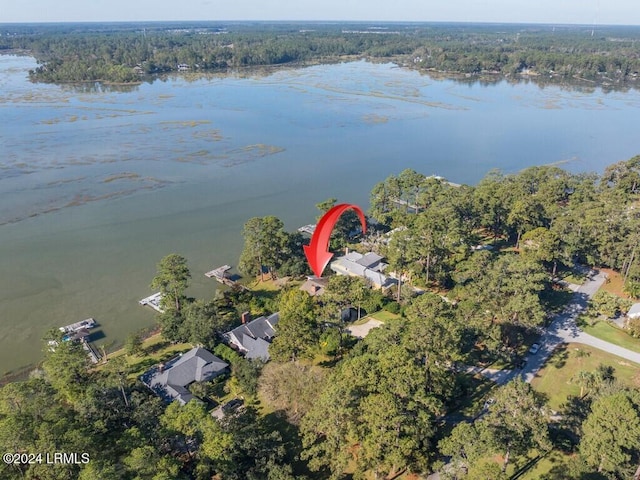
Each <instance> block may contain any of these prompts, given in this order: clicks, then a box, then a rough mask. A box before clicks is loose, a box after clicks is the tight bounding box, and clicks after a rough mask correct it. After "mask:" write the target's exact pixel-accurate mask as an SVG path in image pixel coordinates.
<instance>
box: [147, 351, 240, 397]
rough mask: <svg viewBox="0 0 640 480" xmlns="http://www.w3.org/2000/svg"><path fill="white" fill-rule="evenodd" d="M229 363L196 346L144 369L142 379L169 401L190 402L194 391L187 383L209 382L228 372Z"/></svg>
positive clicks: (157, 393)
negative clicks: (190, 389)
mask: <svg viewBox="0 0 640 480" xmlns="http://www.w3.org/2000/svg"><path fill="white" fill-rule="evenodd" d="M228 368H229V364H228V363H226V362H224V361H222V360H221V359H219V358H218V357H216V356H215V355H214V354H213V353H211V352H210V351H208V350H206V349H204V348H200V347H196V348H193V349H191V350H189V351H188V352H186V353H183V354H182V355H179V356H178V357H175V358H174V359H172V360H170V361H169V362H167V363H164V364H160V365H157V366H155V367H153V368H152V369H151V370H149V371H147V372H145V373H144V374H143V375H142V376H141V377H140V379H141V380H142V382H143V383H144V384H145V385H146V386H147V387H149V388H150V389H151V390H152V391H153V392H154V393H155V394H156V395H158V396H159V397H161V398H162V399H163V400H165V401H167V402H171V401H173V400H177V401H178V402H180V403H181V404H182V405H184V404H186V403H188V402H189V401H190V400H191V399H192V398H193V394H192V393H191V392H190V391H189V390H188V389H187V387H188V386H189V385H190V384H192V383H193V382H206V381H209V380H212V379H214V378H215V377H217V376H219V375H222V374H223V373H225V372H227V371H228Z"/></svg>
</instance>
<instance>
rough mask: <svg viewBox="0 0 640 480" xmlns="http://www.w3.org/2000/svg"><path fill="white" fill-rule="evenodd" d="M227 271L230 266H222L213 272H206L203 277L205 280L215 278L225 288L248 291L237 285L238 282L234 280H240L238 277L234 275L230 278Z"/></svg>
mask: <svg viewBox="0 0 640 480" xmlns="http://www.w3.org/2000/svg"><path fill="white" fill-rule="evenodd" d="M229 270H231V266H230V265H223V266H221V267H217V268H214V269H213V270H210V271H208V272H207V273H205V274H204V275H205V277H207V278H215V279H216V280H217V281H218V282H220V283H221V284H223V285H226V286H227V287H236V288H238V287H239V288H241V289H242V290H249V289H248V288H247V287H245V286H244V285H242V284H241V283H238V281H237V280H236V279H237V278H240V277H239V276H238V275H235V276H234V277H235V278H232V277H231V276H230V275H229Z"/></svg>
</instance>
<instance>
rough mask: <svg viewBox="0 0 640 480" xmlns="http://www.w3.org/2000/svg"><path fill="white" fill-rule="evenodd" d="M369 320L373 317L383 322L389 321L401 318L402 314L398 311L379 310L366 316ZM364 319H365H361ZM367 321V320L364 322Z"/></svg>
mask: <svg viewBox="0 0 640 480" xmlns="http://www.w3.org/2000/svg"><path fill="white" fill-rule="evenodd" d="M365 318H366V319H367V320H368V319H370V318H373V319H374V320H379V321H381V322H388V321H389V320H396V319H398V318H400V315H398V314H396V313H391V312H387V311H386V310H379V311H377V312H375V313H372V314H371V315H368V316H366V317H365ZM361 320H363V319H361ZM363 323H365V322H363Z"/></svg>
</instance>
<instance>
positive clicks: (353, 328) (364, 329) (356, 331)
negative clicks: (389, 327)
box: [346, 318, 382, 338]
mask: <svg viewBox="0 0 640 480" xmlns="http://www.w3.org/2000/svg"><path fill="white" fill-rule="evenodd" d="M380 325H382V322H381V321H380V320H375V319H373V318H370V319H369V320H368V321H367V322H365V323H363V324H362V325H350V326H349V327H347V329H346V330H347V332H349V333H350V334H351V335H353V336H354V337H357V338H364V337H366V336H367V335H368V334H369V332H370V331H371V330H372V329H374V328H377V327H379V326H380Z"/></svg>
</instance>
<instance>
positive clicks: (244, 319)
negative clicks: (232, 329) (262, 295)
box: [241, 312, 250, 325]
mask: <svg viewBox="0 0 640 480" xmlns="http://www.w3.org/2000/svg"><path fill="white" fill-rule="evenodd" d="M249 319H250V313H249V312H242V316H241V320H242V324H243V325H244V324H245V323H247V322H248V321H249Z"/></svg>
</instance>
